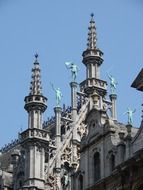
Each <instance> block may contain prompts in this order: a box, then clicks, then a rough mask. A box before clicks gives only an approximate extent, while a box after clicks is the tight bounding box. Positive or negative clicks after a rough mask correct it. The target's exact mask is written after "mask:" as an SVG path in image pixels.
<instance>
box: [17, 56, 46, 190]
mask: <svg viewBox="0 0 143 190" xmlns="http://www.w3.org/2000/svg"><path fill="white" fill-rule="evenodd" d="M24 101H25V106H24V108H25V110H26V111H27V112H28V129H26V130H25V131H24V132H22V133H21V146H22V149H23V150H24V152H25V168H27V171H26V173H25V179H24V188H22V189H26V190H30V189H33V190H35V189H40V190H44V189H45V187H44V184H45V178H44V174H45V172H44V170H45V168H44V161H45V151H46V150H47V148H48V145H49V134H48V131H45V130H44V129H43V127H42V124H43V113H44V111H45V110H46V108H47V105H46V103H47V98H46V97H45V96H43V94H42V85H41V70H40V64H39V62H38V54H36V55H35V61H34V66H33V69H32V80H31V86H30V92H29V95H28V96H26V97H25V100H24ZM35 187H36V188H35ZM18 189H21V188H18ZM16 190H17V189H16Z"/></svg>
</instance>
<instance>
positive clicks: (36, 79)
mask: <svg viewBox="0 0 143 190" xmlns="http://www.w3.org/2000/svg"><path fill="white" fill-rule="evenodd" d="M31 79H32V80H31V86H30V93H29V95H42V86H41V69H40V65H39V62H38V54H35V61H34V67H33V69H32V77H31Z"/></svg>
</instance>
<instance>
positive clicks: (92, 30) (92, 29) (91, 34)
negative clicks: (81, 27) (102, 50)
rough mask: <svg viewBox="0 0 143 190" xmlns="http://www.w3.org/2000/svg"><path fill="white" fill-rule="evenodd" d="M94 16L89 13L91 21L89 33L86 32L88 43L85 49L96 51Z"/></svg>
mask: <svg viewBox="0 0 143 190" xmlns="http://www.w3.org/2000/svg"><path fill="white" fill-rule="evenodd" d="M93 17H94V14H93V13H91V20H90V24H89V27H88V29H89V32H88V39H87V40H88V42H87V49H96V27H95V21H94V18H93Z"/></svg>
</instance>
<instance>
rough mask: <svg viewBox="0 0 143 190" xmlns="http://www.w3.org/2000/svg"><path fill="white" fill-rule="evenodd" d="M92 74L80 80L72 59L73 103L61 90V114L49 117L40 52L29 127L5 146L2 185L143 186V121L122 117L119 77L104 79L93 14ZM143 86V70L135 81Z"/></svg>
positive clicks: (60, 188) (88, 58) (91, 189)
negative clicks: (136, 125) (63, 102)
mask: <svg viewBox="0 0 143 190" xmlns="http://www.w3.org/2000/svg"><path fill="white" fill-rule="evenodd" d="M82 56H83V64H84V65H85V67H86V79H85V80H84V81H82V82H81V83H80V89H78V85H77V82H76V74H77V73H76V72H77V70H76V69H77V68H76V65H75V64H73V63H68V64H67V67H68V68H69V69H71V72H72V74H73V78H72V79H73V80H72V81H71V83H70V88H71V105H70V106H68V107H65V106H63V107H61V106H60V98H61V94H60V89H55V88H54V87H53V89H54V90H55V93H56V98H57V99H56V100H57V105H56V107H55V108H54V111H55V115H54V116H53V117H51V118H50V119H48V120H47V121H43V117H42V115H43V113H44V112H45V110H46V108H47V98H46V97H45V96H44V95H43V93H42V84H41V70H40V64H39V61H38V55H35V61H34V64H33V68H32V78H31V83H30V84H31V85H30V91H29V94H28V95H27V96H26V97H25V99H24V101H25V106H24V108H25V110H26V111H27V113H28V126H27V129H26V130H25V131H23V132H21V133H20V134H19V138H18V139H17V140H15V141H13V142H12V143H9V144H8V145H7V146H5V147H3V148H1V150H0V190H97V189H98V190H142V189H143V181H142V179H143V172H142V170H143V122H141V125H140V128H134V127H133V126H132V113H133V111H132V110H131V109H129V110H128V111H127V114H128V124H123V123H121V122H119V121H118V120H117V111H116V100H117V94H116V93H115V88H116V81H115V79H114V78H113V77H112V76H111V75H109V78H110V81H111V83H110V85H111V94H110V95H109V98H108V97H107V82H106V81H104V80H102V79H101V78H100V67H101V65H102V63H103V52H102V51H101V50H100V49H99V48H98V47H97V44H96V27H95V21H94V18H93V14H92V15H91V20H90V24H89V32H88V42H87V49H86V50H85V51H84V52H83V54H82ZM131 86H132V87H133V88H136V89H137V90H140V91H143V70H141V72H140V73H139V74H138V76H137V77H136V79H135V80H134V82H133V83H132V85H131Z"/></svg>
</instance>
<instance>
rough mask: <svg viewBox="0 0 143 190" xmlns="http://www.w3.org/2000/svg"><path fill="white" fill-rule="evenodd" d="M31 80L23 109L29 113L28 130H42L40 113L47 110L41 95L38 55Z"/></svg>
mask: <svg viewBox="0 0 143 190" xmlns="http://www.w3.org/2000/svg"><path fill="white" fill-rule="evenodd" d="M31 78H32V80H31V85H30V92H29V95H28V96H26V97H25V107H24V108H25V109H26V110H27V112H28V113H29V122H28V124H29V126H28V128H40V129H42V113H43V112H44V111H45V110H46V108H47V105H46V103H47V98H46V97H44V96H43V94H42V85H41V69H40V64H39V62H38V54H35V61H34V66H33V68H32V77H31ZM35 118H36V119H35Z"/></svg>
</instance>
